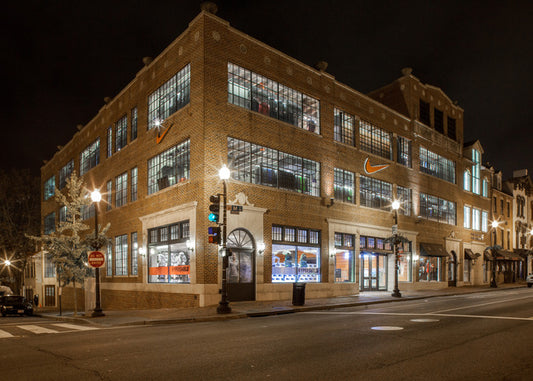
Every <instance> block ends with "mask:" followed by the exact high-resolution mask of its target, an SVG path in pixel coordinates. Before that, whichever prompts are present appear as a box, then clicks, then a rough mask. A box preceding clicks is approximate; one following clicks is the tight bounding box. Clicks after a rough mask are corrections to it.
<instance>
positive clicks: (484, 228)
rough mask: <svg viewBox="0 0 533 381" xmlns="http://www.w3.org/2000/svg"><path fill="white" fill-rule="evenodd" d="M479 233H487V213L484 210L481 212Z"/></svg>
mask: <svg viewBox="0 0 533 381" xmlns="http://www.w3.org/2000/svg"><path fill="white" fill-rule="evenodd" d="M481 231H482V232H485V233H486V232H488V231H489V212H487V211H486V210H483V211H482V212H481Z"/></svg>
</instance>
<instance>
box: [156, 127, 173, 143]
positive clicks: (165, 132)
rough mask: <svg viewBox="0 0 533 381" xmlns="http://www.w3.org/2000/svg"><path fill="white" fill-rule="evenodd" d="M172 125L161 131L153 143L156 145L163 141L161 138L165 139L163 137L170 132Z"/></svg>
mask: <svg viewBox="0 0 533 381" xmlns="http://www.w3.org/2000/svg"><path fill="white" fill-rule="evenodd" d="M173 125H174V123H171V124H170V126H168V127H167V128H165V129H164V130H163V132H162V133H158V134H157V137H156V139H155V141H156V142H157V144H159V143H161V140H163V138H164V137H165V135H166V134H167V132H168V130H170V127H172V126H173Z"/></svg>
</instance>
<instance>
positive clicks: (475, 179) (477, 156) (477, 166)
mask: <svg viewBox="0 0 533 381" xmlns="http://www.w3.org/2000/svg"><path fill="white" fill-rule="evenodd" d="M472 161H473V162H474V165H473V166H472V192H474V193H475V194H480V193H481V192H480V181H481V173H480V172H481V153H480V152H479V151H478V150H472Z"/></svg>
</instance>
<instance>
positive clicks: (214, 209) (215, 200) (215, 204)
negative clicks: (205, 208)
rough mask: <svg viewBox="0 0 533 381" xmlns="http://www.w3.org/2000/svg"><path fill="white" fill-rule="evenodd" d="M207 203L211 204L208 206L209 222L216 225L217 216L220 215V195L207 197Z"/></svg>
mask: <svg viewBox="0 0 533 381" xmlns="http://www.w3.org/2000/svg"><path fill="white" fill-rule="evenodd" d="M209 201H210V202H211V205H209V210H210V211H211V213H209V216H208V217H207V218H209V221H211V222H217V223H218V214H219V213H220V195H213V196H211V197H209Z"/></svg>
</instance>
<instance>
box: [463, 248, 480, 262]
mask: <svg viewBox="0 0 533 381" xmlns="http://www.w3.org/2000/svg"><path fill="white" fill-rule="evenodd" d="M480 256H481V254H478V253H476V254H474V252H473V251H472V250H470V249H465V259H470V260H472V261H475V260H476V259H478V258H479V257H480Z"/></svg>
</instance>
